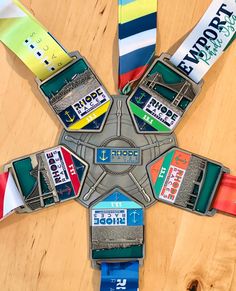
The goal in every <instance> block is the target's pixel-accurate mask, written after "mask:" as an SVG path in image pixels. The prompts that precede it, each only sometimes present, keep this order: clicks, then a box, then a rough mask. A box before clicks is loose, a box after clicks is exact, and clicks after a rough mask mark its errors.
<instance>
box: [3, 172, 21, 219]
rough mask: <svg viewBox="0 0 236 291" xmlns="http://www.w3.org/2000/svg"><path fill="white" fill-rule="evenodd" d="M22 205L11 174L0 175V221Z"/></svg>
mask: <svg viewBox="0 0 236 291" xmlns="http://www.w3.org/2000/svg"><path fill="white" fill-rule="evenodd" d="M23 205H24V202H23V199H22V198H21V195H20V193H19V191H18V189H17V187H16V184H15V181H14V179H13V177H12V175H11V173H9V172H6V173H3V174H0V220H1V219H3V218H5V217H6V216H7V215H9V214H10V213H12V212H13V211H14V209H16V208H18V207H20V206H23Z"/></svg>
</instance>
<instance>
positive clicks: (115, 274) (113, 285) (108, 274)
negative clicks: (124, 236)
mask: <svg viewBox="0 0 236 291" xmlns="http://www.w3.org/2000/svg"><path fill="white" fill-rule="evenodd" d="M138 272H139V262H138V261H132V262H124V263H102V264H101V274H102V279H101V288H100V290H101V291H117V290H127V291H138Z"/></svg>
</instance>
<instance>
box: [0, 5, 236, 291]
mask: <svg viewBox="0 0 236 291" xmlns="http://www.w3.org/2000/svg"><path fill="white" fill-rule="evenodd" d="M147 1H148V0H147ZM22 2H23V3H24V4H25V5H26V6H27V7H28V8H29V9H30V10H31V11H32V13H33V14H34V15H35V16H36V17H37V18H38V19H39V20H40V22H42V23H43V24H44V25H45V26H46V27H47V28H48V29H49V31H50V32H51V33H53V34H54V35H55V36H56V38H57V39H58V40H60V41H61V42H62V43H63V45H64V46H65V47H66V48H67V49H68V50H70V51H73V50H79V51H80V52H81V54H82V55H84V56H85V57H86V58H87V59H88V60H89V62H90V63H91V65H92V66H93V68H95V71H96V72H97V74H98V75H99V76H100V78H101V79H102V81H103V82H104V84H105V86H106V87H107V88H108V90H109V92H110V93H112V94H113V93H116V88H117V58H118V57H117V51H118V48H117V10H118V7H117V2H118V1H111V0H86V1H85V0H60V1H59V0H50V1H49V0H22ZM210 2H211V1H210V0H191V1H189V0H175V1H174V0H159V7H158V9H159V12H158V26H159V30H158V37H157V45H158V46H157V54H160V53H161V52H163V51H164V52H166V51H169V52H173V51H174V48H175V47H176V45H177V43H179V41H180V40H181V38H182V37H183V36H184V35H186V34H187V33H188V32H189V30H190V29H191V28H192V27H193V26H194V25H195V24H196V22H197V21H198V20H199V19H200V17H201V16H202V15H203V13H204V11H205V10H206V8H207V7H208V5H209V4H210ZM0 55H1V57H0V76H1V77H0V161H1V164H4V163H6V162H8V161H10V160H11V159H13V158H16V157H20V156H21V155H25V154H28V153H32V152H35V151H38V150H40V149H43V148H47V147H50V146H53V145H56V144H57V141H58V136H59V134H60V132H61V130H62V127H61V125H60V123H59V121H58V120H57V118H56V117H55V116H54V115H53V113H52V112H51V111H50V109H49V107H48V105H47V104H46V102H45V101H44V99H43V97H42V96H41V95H40V93H39V92H38V90H37V86H36V83H35V82H34V77H33V75H32V73H31V72H30V71H29V70H28V69H27V68H26V67H25V66H24V65H23V64H22V63H21V62H20V60H19V59H18V58H17V57H16V56H15V55H13V54H12V53H11V52H10V51H9V50H8V49H7V48H5V47H4V46H3V45H0ZM235 60H236V43H234V44H233V45H232V46H231V48H230V49H229V50H228V51H227V52H226V53H225V54H224V55H223V57H222V58H221V59H220V60H219V61H218V63H217V64H216V65H215V66H214V67H213V68H212V70H211V71H210V72H209V73H208V74H207V76H206V77H205V85H204V87H203V90H202V92H201V94H200V96H199V97H198V98H197V100H196V101H195V103H194V105H193V106H192V107H191V109H190V110H189V111H188V112H187V114H186V115H185V117H184V119H183V121H182V122H181V124H180V126H178V128H177V130H176V135H177V138H178V141H179V145H180V146H181V147H182V148H185V149H188V150H190V151H193V152H195V153H198V154H201V155H203V156H207V157H209V158H211V159H215V160H218V161H220V162H222V163H223V164H224V165H226V166H228V167H229V168H230V169H231V171H232V173H233V174H236V91H235V85H236V65H235V64H236V62H235ZM235 263H236V219H235V218H232V217H229V216H226V215H222V214H217V215H216V216H215V217H214V218H208V217H206V218H205V217H199V216H197V215H193V214H191V213H187V212H184V211H182V210H179V209H176V208H173V207H170V206H167V205H164V204H161V203H158V204H156V205H155V206H153V207H151V208H150V209H148V210H147V211H146V258H145V263H144V267H142V268H141V269H140V291H185V290H191V291H200V290H201V291H203V290H204V291H213V290H214V291H235V290H236V273H235V272H236V271H235V269H236V266H235ZM99 284H100V272H99V271H95V270H92V269H91V263H90V260H89V249H88V211H87V210H86V209H85V208H84V207H82V206H81V205H79V204H78V203H76V202H74V201H71V202H67V203H64V204H62V205H60V206H56V207H52V208H49V209H46V210H43V211H39V212H37V213H34V214H28V215H18V214H13V215H12V216H10V217H9V218H7V219H6V220H4V221H2V222H1V223H0V290H1V291H98V290H99ZM194 286H195V287H194Z"/></svg>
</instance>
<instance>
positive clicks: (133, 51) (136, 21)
mask: <svg viewBox="0 0 236 291" xmlns="http://www.w3.org/2000/svg"><path fill="white" fill-rule="evenodd" d="M156 29H157V0H148V1H147V0H119V90H120V92H122V93H123V94H127V93H128V92H129V90H130V85H131V84H132V82H134V81H135V80H138V79H139V78H141V77H142V75H143V73H144V71H145V70H146V68H147V66H148V64H149V63H150V61H151V60H152V58H153V56H154V54H155V49H156Z"/></svg>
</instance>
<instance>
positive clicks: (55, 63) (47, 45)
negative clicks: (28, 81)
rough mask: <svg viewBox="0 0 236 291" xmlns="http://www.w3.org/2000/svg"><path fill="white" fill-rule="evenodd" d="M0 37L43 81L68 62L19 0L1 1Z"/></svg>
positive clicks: (53, 40)
mask: <svg viewBox="0 0 236 291" xmlns="http://www.w3.org/2000/svg"><path fill="white" fill-rule="evenodd" d="M0 40H1V41H2V42H3V43H4V44H5V45H6V46H7V47H8V48H9V49H11V50H12V51H13V52H14V53H15V54H16V55H17V56H18V57H19V58H20V59H21V60H22V61H23V62H24V63H25V65H26V66H28V67H29V69H30V70H31V71H32V72H33V73H34V74H35V75H36V76H37V77H38V78H39V79H40V80H45V79H47V78H48V77H50V76H51V75H53V74H55V72H57V71H58V70H60V69H61V68H62V67H64V66H65V65H66V64H68V63H69V62H70V61H71V58H70V56H69V55H68V54H67V53H66V52H65V50H64V49H63V48H62V47H61V46H60V45H59V44H58V43H57V42H56V40H55V39H54V38H53V37H52V36H51V35H50V34H49V33H48V32H47V30H46V29H45V28H44V27H43V26H42V25H41V24H40V23H39V22H38V21H37V20H36V19H35V18H34V17H33V16H32V15H31V14H30V13H29V11H28V10H26V9H25V7H24V6H23V5H22V4H21V3H20V2H19V1H18V0H1V2H0Z"/></svg>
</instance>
